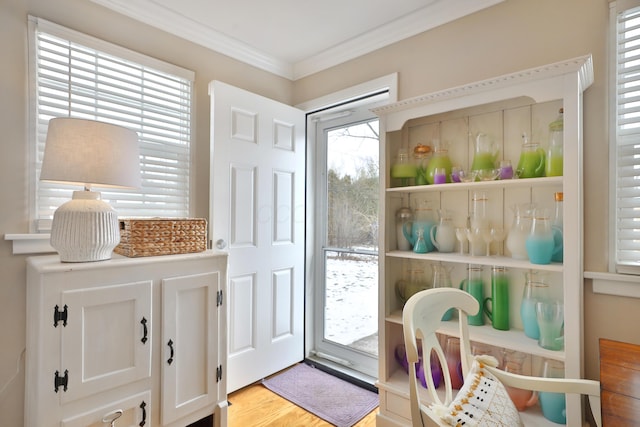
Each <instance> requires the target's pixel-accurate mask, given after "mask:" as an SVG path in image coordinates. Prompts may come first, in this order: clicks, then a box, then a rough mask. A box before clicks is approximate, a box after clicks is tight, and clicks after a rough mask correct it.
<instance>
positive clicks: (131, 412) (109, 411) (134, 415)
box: [60, 390, 152, 427]
mask: <svg viewBox="0 0 640 427" xmlns="http://www.w3.org/2000/svg"><path fill="white" fill-rule="evenodd" d="M150 404H151V391H150V390H148V391H145V392H143V393H139V394H136V395H132V396H130V397H127V398H125V399H121V400H118V401H116V402H112V403H109V404H106V405H104V406H101V407H99V408H95V409H92V410H91V411H89V412H85V413H83V414H80V415H76V416H72V417H69V418H66V419H63V420H62V422H61V423H60V425H61V426H62V427H104V426H105V425H109V422H108V421H107V419H108V420H113V419H114V416H116V415H114V414H115V413H116V411H122V415H121V416H120V417H118V419H117V421H116V422H115V425H117V426H118V427H138V426H150V425H152V423H151V407H150Z"/></svg>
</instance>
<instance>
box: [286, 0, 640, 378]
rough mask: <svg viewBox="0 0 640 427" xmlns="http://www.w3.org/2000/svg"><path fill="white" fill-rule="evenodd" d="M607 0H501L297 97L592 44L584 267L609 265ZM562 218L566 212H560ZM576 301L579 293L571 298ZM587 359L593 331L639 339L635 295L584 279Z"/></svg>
mask: <svg viewBox="0 0 640 427" xmlns="http://www.w3.org/2000/svg"><path fill="white" fill-rule="evenodd" d="M608 19H609V2H608V1H607V0H506V1H505V2H503V3H500V4H498V5H496V6H493V7H491V8H489V9H486V10H483V11H480V12H478V13H475V14H473V15H470V16H468V17H465V18H462V19H459V20H457V21H455V22H452V23H450V24H447V25H444V26H442V27H439V28H435V29H434V30H432V31H428V32H426V33H422V34H419V35H417V36H414V37H413V38H411V39H408V40H405V41H402V42H399V43H396V44H395V45H392V46H389V47H386V48H383V49H380V50H378V51H376V52H373V53H371V54H368V55H366V56H363V57H361V58H358V59H356V60H353V61H351V62H349V63H346V64H342V65H339V66H336V67H334V68H332V69H330V70H327V71H325V72H322V73H318V74H316V75H312V76H309V77H307V78H305V79H302V80H300V81H297V82H295V85H294V96H295V98H294V101H295V102H301V101H303V100H306V99H312V98H314V97H317V96H319V95H322V94H324V93H329V92H332V91H335V90H337V89H340V88H342V87H345V86H349V85H353V84H356V83H358V82H361V81H364V80H369V79H372V78H375V77H378V76H381V75H385V74H388V73H391V72H395V71H397V72H398V73H399V99H406V98H410V97H413V96H417V95H421V94H423V93H429V92H433V91H437V90H441V89H446V88H449V87H455V86H458V85H462V84H465V83H469V82H474V81H478V80H482V79H485V78H489V77H492V76H499V75H502V74H507V73H511V72H516V71H519V70H522V69H527V68H533V67H537V66H540V65H544V64H549V63H553V62H556V61H561V60H564V59H569V58H573V57H577V56H581V55H586V54H592V55H593V62H594V74H595V81H594V83H593V85H592V86H591V87H590V88H589V89H587V91H586V92H585V94H584V109H585V112H584V171H585V172H584V179H585V180H584V188H585V192H584V200H585V206H584V208H585V209H584V211H585V229H584V234H585V252H584V255H585V260H584V266H585V270H591V271H606V269H607V265H608V246H607V241H608V234H607V230H608V197H609V196H608V187H607V185H608V181H607V180H608V173H609V172H608V163H607V162H608V160H607V159H608V156H609V151H608V150H609V147H608V140H607V135H608V133H607V132H608V130H607V111H606V107H607V101H606V99H607V85H606V83H607V69H606V65H607V64H606V62H605V61H606V49H607V36H608V34H607V31H608V30H607V25H608ZM565 221H570V219H569V218H566V219H565ZM576 303H577V302H576ZM584 311H585V363H586V374H587V376H588V377H589V378H598V377H599V358H598V338H600V337H606V338H610V339H616V340H621V341H628V342H634V343H640V335H639V334H638V333H637V328H636V326H635V325H637V324H639V323H640V300H638V299H634V298H621V297H613V296H605V295H598V294H593V292H592V291H591V283H590V281H589V280H587V282H586V286H585V309H584Z"/></svg>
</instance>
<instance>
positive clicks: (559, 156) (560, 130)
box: [545, 108, 564, 176]
mask: <svg viewBox="0 0 640 427" xmlns="http://www.w3.org/2000/svg"><path fill="white" fill-rule="evenodd" d="M563 113H564V110H563V109H562V108H561V109H560V112H559V113H558V117H557V118H556V119H555V120H554V121H553V122H551V123H550V124H549V148H548V149H547V160H546V165H545V175H546V176H562V163H563V151H562V150H563V148H562V147H563V135H564V117H563Z"/></svg>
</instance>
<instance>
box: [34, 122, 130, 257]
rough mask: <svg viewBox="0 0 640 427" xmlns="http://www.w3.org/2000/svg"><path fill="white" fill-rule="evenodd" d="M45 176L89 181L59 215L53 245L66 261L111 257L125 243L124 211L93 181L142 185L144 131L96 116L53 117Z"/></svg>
mask: <svg viewBox="0 0 640 427" xmlns="http://www.w3.org/2000/svg"><path fill="white" fill-rule="evenodd" d="M40 179H41V180H45V181H55V182H64V183H73V184H78V185H83V186H84V191H74V192H73V199H72V200H70V201H68V202H66V203H64V204H63V205H62V206H60V207H59V208H58V209H57V210H56V211H55V213H54V215H53V222H52V224H51V246H53V247H54V248H55V249H56V250H57V251H58V253H59V254H60V260H61V261H63V262H86V261H101V260H105V259H110V258H111V253H112V252H113V249H114V248H115V247H116V246H117V245H118V243H119V242H120V230H119V224H118V215H117V213H116V211H115V210H114V209H113V208H112V207H111V206H109V204H108V203H106V202H104V201H102V200H101V199H100V193H99V192H97V191H91V186H92V185H97V186H100V187H116V188H137V187H139V186H140V156H139V148H138V134H137V133H136V132H134V131H132V130H130V129H127V128H124V127H121V126H116V125H112V124H108V123H103V122H98V121H94V120H85V119H74V118H55V119H51V120H50V121H49V130H48V132H47V142H46V145H45V148H44V158H43V160H42V171H41V173H40Z"/></svg>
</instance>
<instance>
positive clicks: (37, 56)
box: [29, 18, 193, 231]
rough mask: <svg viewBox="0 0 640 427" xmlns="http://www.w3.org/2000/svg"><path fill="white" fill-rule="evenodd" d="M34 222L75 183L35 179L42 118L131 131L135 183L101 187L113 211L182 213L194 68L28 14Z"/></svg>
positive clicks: (40, 222)
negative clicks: (138, 182) (136, 150)
mask: <svg viewBox="0 0 640 427" xmlns="http://www.w3.org/2000/svg"><path fill="white" fill-rule="evenodd" d="M30 25H31V37H32V48H33V50H32V52H33V53H32V58H31V66H30V69H29V72H30V78H31V92H32V95H33V96H32V97H31V99H32V101H31V111H32V114H31V118H32V119H31V127H32V131H33V133H32V158H33V159H34V161H33V162H32V164H33V166H34V167H33V169H32V177H33V182H34V183H35V185H34V191H33V205H34V208H33V209H32V211H33V213H32V216H33V218H32V219H33V220H34V221H33V222H34V224H35V228H36V230H37V231H41V230H47V229H48V227H49V226H50V221H51V218H52V217H53V212H54V211H55V210H56V209H57V208H58V206H60V205H61V204H63V203H64V202H66V201H68V200H69V199H70V198H71V193H72V191H74V190H79V189H80V188H78V187H76V186H72V185H63V184H59V183H50V182H41V181H39V177H40V168H41V165H42V157H43V153H44V145H45V140H46V135H47V128H48V123H49V120H50V119H52V118H54V117H76V118H84V119H92V120H99V121H103V122H108V123H113V124H116V125H121V126H124V127H127V128H129V129H132V130H134V131H136V132H137V133H138V135H139V143H140V169H141V175H142V176H141V179H142V186H141V188H140V189H137V190H121V189H113V188H100V187H98V186H95V189H96V190H97V191H100V192H101V194H102V198H103V199H104V200H105V201H107V202H108V203H109V204H110V205H111V206H112V207H113V208H114V209H116V211H117V212H118V214H119V216H120V217H187V216H189V184H190V160H191V154H190V145H191V104H192V101H191V98H192V86H193V72H190V71H188V70H184V69H181V68H179V67H175V66H173V65H170V64H165V63H162V62H161V61H158V60H156V59H153V58H149V57H145V56H144V55H140V54H137V53H135V52H131V51H128V50H126V49H123V48H121V47H118V46H114V45H111V44H108V43H105V42H104V41H100V40H97V39H94V38H92V37H89V36H86V35H84V34H81V33H77V32H74V31H71V30H69V29H66V28H64V27H60V26H58V25H55V24H52V23H50V22H47V21H44V20H41V19H38V18H30Z"/></svg>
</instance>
